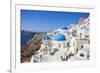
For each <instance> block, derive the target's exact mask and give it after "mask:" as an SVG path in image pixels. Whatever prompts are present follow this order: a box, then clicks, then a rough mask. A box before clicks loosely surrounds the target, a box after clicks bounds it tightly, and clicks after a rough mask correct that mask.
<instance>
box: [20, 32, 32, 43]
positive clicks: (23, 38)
mask: <svg viewBox="0 0 100 73" xmlns="http://www.w3.org/2000/svg"><path fill="white" fill-rule="evenodd" d="M32 38H33V35H25V34H24V35H21V45H24V44H26V42H27V41H29V40H30V39H32Z"/></svg>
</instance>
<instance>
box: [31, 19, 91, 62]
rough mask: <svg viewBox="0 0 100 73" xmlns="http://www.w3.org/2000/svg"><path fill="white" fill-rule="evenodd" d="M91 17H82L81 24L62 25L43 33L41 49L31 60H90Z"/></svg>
mask: <svg viewBox="0 0 100 73" xmlns="http://www.w3.org/2000/svg"><path fill="white" fill-rule="evenodd" d="M89 24H90V23H89V18H86V19H80V23H79V24H74V25H73V24H71V26H69V27H67V26H64V27H61V28H58V29H56V30H54V31H52V32H48V33H46V34H44V35H43V39H42V44H41V48H40V50H38V51H36V52H35V55H33V56H32V58H31V62H32V63H34V62H52V61H69V60H89V58H90V52H89V50H90V47H89V46H90V38H89V37H90V36H89Z"/></svg>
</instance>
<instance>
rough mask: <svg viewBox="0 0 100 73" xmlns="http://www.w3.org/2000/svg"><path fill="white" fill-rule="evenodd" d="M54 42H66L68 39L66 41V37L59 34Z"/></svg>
mask: <svg viewBox="0 0 100 73" xmlns="http://www.w3.org/2000/svg"><path fill="white" fill-rule="evenodd" d="M54 40H56V41H64V40H66V39H65V36H64V35H63V34H61V33H59V34H57V35H55V37H54Z"/></svg>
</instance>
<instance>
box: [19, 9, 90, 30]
mask: <svg viewBox="0 0 100 73" xmlns="http://www.w3.org/2000/svg"><path fill="white" fill-rule="evenodd" d="M20 16H21V30H27V31H32V32H50V31H53V30H54V29H57V28H60V27H62V26H69V25H70V24H77V23H78V21H79V19H80V18H81V17H83V18H87V17H88V16H89V13H82V12H81V13H80V12H60V11H59V12H58V11H57V12H56V11H40V10H21V14H20Z"/></svg>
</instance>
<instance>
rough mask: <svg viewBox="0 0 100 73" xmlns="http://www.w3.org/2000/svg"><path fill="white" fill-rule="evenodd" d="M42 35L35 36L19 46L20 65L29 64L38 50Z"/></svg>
mask: <svg viewBox="0 0 100 73" xmlns="http://www.w3.org/2000/svg"><path fill="white" fill-rule="evenodd" d="M41 40H42V35H41V34H35V36H34V37H33V38H32V39H31V40H29V41H28V42H27V43H26V44H24V45H21V63H23V62H29V61H30V59H31V57H32V55H33V54H34V53H35V51H37V50H39V49H40V46H41Z"/></svg>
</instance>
